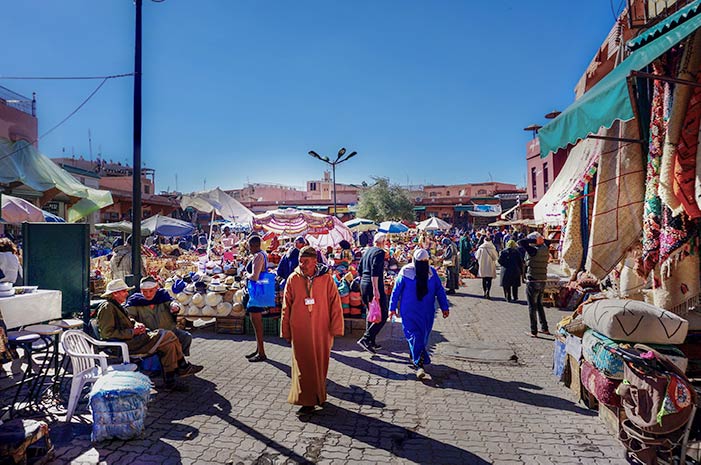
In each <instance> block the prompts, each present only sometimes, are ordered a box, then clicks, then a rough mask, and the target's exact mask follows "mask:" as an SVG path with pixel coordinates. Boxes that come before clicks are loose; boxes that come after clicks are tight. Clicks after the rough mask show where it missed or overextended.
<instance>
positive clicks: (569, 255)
mask: <svg viewBox="0 0 701 465" xmlns="http://www.w3.org/2000/svg"><path fill="white" fill-rule="evenodd" d="M581 222H582V202H581V201H579V200H575V201H573V202H570V203H569V204H568V207H567V221H566V224H567V226H566V228H565V232H564V234H563V237H562V255H561V262H562V270H563V271H564V273H565V274H566V275H568V276H572V274H573V273H575V272H576V271H578V270H579V267H580V266H581V265H582V257H583V256H584V244H583V243H582V228H581V227H580V224H581Z"/></svg>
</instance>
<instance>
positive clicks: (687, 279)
mask: <svg viewBox="0 0 701 465" xmlns="http://www.w3.org/2000/svg"><path fill="white" fill-rule="evenodd" d="M689 248H690V246H689V245H688V244H687V245H685V246H684V250H683V251H682V252H681V253H679V254H676V255H675V257H676V259H677V260H676V263H675V264H674V266H673V267H665V270H669V271H668V275H667V276H664V275H663V276H662V278H661V279H655V280H654V281H655V285H654V286H653V290H652V295H653V303H654V304H655V305H656V306H657V307H660V308H664V309H666V310H668V311H670V312H672V313H675V314H677V315H680V316H682V317H685V316H686V314H687V313H688V312H689V307H690V305H689V302H688V301H689V299H693V298H695V297H697V296H698V295H699V294H701V284H700V283H699V266H701V263H699V255H698V253H694V254H692V253H690V251H689ZM668 264H669V262H668Z"/></svg>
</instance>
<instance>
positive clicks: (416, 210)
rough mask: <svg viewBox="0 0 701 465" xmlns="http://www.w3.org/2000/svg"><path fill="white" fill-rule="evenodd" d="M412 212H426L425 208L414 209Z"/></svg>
mask: <svg viewBox="0 0 701 465" xmlns="http://www.w3.org/2000/svg"><path fill="white" fill-rule="evenodd" d="M414 211H415V212H425V211H426V207H414Z"/></svg>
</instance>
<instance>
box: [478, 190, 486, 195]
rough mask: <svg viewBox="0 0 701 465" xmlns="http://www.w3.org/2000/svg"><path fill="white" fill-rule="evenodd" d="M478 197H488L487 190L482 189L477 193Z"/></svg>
mask: <svg viewBox="0 0 701 465" xmlns="http://www.w3.org/2000/svg"><path fill="white" fill-rule="evenodd" d="M477 195H487V191H486V190H485V189H480V190H478V191H477Z"/></svg>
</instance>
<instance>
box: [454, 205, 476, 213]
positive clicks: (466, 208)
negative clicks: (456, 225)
mask: <svg viewBox="0 0 701 465" xmlns="http://www.w3.org/2000/svg"><path fill="white" fill-rule="evenodd" d="M474 209H475V206H474V205H456V206H455V207H453V210H454V211H456V212H469V211H472V210H474Z"/></svg>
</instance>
